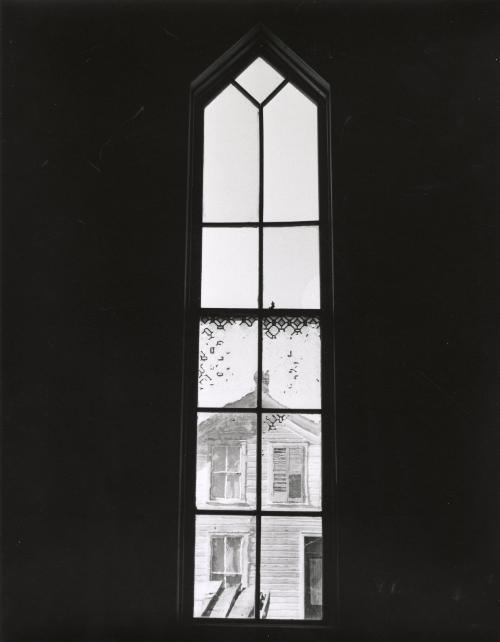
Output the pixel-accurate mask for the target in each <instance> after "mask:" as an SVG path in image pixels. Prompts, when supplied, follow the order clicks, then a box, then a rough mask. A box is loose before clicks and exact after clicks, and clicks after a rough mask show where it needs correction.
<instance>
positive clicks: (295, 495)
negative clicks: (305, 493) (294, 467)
mask: <svg viewBox="0 0 500 642" xmlns="http://www.w3.org/2000/svg"><path fill="white" fill-rule="evenodd" d="M288 497H289V498H290V499H300V500H301V499H302V475H301V474H299V475H290V481H289V488H288Z"/></svg>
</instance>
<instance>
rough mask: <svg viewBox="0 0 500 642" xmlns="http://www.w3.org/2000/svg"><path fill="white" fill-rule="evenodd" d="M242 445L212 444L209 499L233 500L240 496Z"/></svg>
mask: <svg viewBox="0 0 500 642" xmlns="http://www.w3.org/2000/svg"><path fill="white" fill-rule="evenodd" d="M241 459H242V447H241V446H240V445H238V446H212V462H211V463H212V472H211V475H212V479H211V484H210V499H213V500H235V499H241V498H242V483H241V481H242V480H241V467H242V466H241Z"/></svg>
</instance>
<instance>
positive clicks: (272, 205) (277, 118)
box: [264, 84, 319, 221]
mask: <svg viewBox="0 0 500 642" xmlns="http://www.w3.org/2000/svg"><path fill="white" fill-rule="evenodd" d="M317 111H318V110H317V107H316V105H315V104H314V103H313V102H312V101H311V100H309V98H306V96H305V95H304V94H302V93H301V92H300V91H299V90H298V89H296V88H295V87H294V86H293V85H291V84H287V85H286V86H285V87H284V88H283V89H282V90H281V91H280V92H279V93H278V94H277V95H276V96H275V97H274V98H273V99H272V100H271V101H270V102H269V103H268V104H267V105H266V106H265V107H264V220H265V221H311V220H317V219H318V213H319V206H318V123H317V120H318V116H317Z"/></svg>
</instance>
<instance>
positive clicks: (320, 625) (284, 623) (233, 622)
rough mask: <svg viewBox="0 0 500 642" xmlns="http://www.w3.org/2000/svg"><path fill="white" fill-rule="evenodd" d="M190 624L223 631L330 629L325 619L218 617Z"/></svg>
mask: <svg viewBox="0 0 500 642" xmlns="http://www.w3.org/2000/svg"><path fill="white" fill-rule="evenodd" d="M192 623H193V625H195V626H200V627H214V626H215V627H220V626H224V629H227V628H229V627H231V626H234V627H235V628H241V627H248V628H250V627H251V628H255V626H256V625H257V626H261V627H266V628H273V629H278V628H279V629H283V628H287V629H303V628H304V627H307V628H308V629H316V630H320V629H321V630H325V629H327V628H328V629H330V628H331V627H330V626H327V624H326V620H325V618H321V619H314V620H312V619H311V620H306V619H303V620H299V619H296V620H276V619H272V618H264V619H260V620H257V619H255V618H252V617H250V618H245V619H241V620H237V619H231V618H218V617H193V618H192Z"/></svg>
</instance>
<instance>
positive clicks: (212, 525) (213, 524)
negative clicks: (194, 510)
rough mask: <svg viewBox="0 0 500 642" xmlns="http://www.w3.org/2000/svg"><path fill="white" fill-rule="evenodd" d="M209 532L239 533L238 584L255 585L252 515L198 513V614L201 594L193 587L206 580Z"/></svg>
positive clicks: (208, 575) (208, 577) (196, 544)
mask: <svg viewBox="0 0 500 642" xmlns="http://www.w3.org/2000/svg"><path fill="white" fill-rule="evenodd" d="M213 535H241V536H243V538H244V539H243V548H242V569H241V570H242V584H243V586H251V585H255V518H254V517H245V516H241V515H198V516H197V517H196V537H195V571H194V581H195V589H194V594H195V604H194V615H195V617H197V616H199V615H201V612H200V609H201V604H202V600H203V597H204V596H203V594H202V593H201V592H200V591H198V590H197V587H202V586H205V585H206V583H207V582H209V581H210V555H211V548H210V540H211V537H212V536H213Z"/></svg>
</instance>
